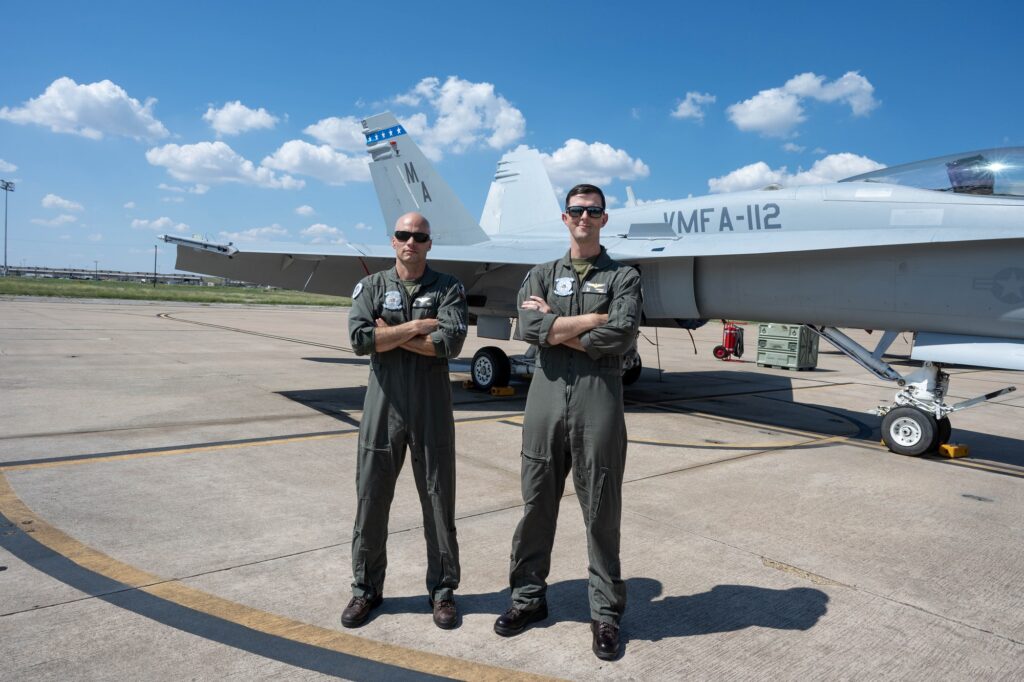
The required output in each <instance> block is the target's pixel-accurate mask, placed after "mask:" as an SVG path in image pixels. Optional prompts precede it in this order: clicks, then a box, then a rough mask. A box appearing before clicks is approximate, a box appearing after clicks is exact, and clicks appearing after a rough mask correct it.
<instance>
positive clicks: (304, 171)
mask: <svg viewBox="0 0 1024 682" xmlns="http://www.w3.org/2000/svg"><path fill="white" fill-rule="evenodd" d="M369 160H370V159H369V157H368V156H366V157H359V158H355V157H351V156H348V155H346V154H343V153H341V152H338V151H335V150H334V149H331V147H330V146H328V145H326V144H324V145H320V146H319V147H318V146H316V145H312V144H310V143H308V142H303V141H302V140H289V141H288V142H285V143H284V144H283V145H281V147H280V148H279V149H278V150H277V151H276V152H274V153H273V154H272V155H270V156H268V157H266V158H264V159H263V161H262V166H264V167H265V168H273V169H275V170H281V171H287V172H289V173H297V174H301V175H309V176H311V177H314V178H316V179H318V180H321V181H323V182H326V183H327V184H330V185H344V184H345V183H346V182H365V181H368V180H369V179H370V169H369V166H368V165H367V164H368V163H369Z"/></svg>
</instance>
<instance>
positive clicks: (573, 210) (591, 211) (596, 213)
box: [565, 206, 604, 218]
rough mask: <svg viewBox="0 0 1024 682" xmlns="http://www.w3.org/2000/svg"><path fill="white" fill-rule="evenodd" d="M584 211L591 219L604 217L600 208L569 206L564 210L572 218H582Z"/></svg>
mask: <svg viewBox="0 0 1024 682" xmlns="http://www.w3.org/2000/svg"><path fill="white" fill-rule="evenodd" d="M584 211H586V212H587V215H588V216H590V217H591V218H600V217H601V216H602V215H604V209H603V208H602V207H600V206H569V207H567V208H566V209H565V212H566V213H568V214H569V215H570V216H572V217H573V218H582V217H583V212H584Z"/></svg>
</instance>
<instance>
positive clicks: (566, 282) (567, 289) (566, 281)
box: [555, 277, 572, 296]
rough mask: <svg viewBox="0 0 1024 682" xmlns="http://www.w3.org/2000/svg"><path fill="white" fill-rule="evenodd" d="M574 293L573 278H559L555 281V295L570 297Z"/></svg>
mask: <svg viewBox="0 0 1024 682" xmlns="http://www.w3.org/2000/svg"><path fill="white" fill-rule="evenodd" d="M571 293H572V277H559V278H558V279H556V280H555V295H556V296H568V295H569V294H571Z"/></svg>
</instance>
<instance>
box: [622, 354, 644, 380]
mask: <svg viewBox="0 0 1024 682" xmlns="http://www.w3.org/2000/svg"><path fill="white" fill-rule="evenodd" d="M643 368H644V363H643V362H641V361H640V356H639V355H637V356H636V358H634V360H633V366H632V367H630V368H629V369H627V370H626V371H625V372H623V373H622V385H623V386H630V385H632V384H635V383H636V380H637V379H639V378H640V372H641V371H643Z"/></svg>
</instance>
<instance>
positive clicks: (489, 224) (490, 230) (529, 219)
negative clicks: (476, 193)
mask: <svg viewBox="0 0 1024 682" xmlns="http://www.w3.org/2000/svg"><path fill="white" fill-rule="evenodd" d="M560 212H561V207H560V206H559V203H558V199H557V198H556V197H555V190H554V189H553V188H552V187H551V180H550V179H549V178H548V173H547V170H545V168H544V162H543V160H542V159H541V156H540V152H538V151H537V150H536V149H529V148H526V147H521V148H519V149H516V150H513V151H510V152H507V153H506V154H505V155H504V156H502V157H501V161H499V162H498V169H497V170H496V171H495V173H494V180H493V181H492V182H491V188H490V190H489V191H488V192H487V202H486V203H485V204H484V211H483V215H482V216H481V218H480V225H481V227H483V229H484V231H485V232H486V233H487V234H489V235H491V236H494V235H497V234H504V235H509V234H516V233H522V232H531V231H533V230H535V229H537V228H538V227H539V226H542V225H550V224H551V223H553V222H555V221H557V218H558V215H559V213H560Z"/></svg>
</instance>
